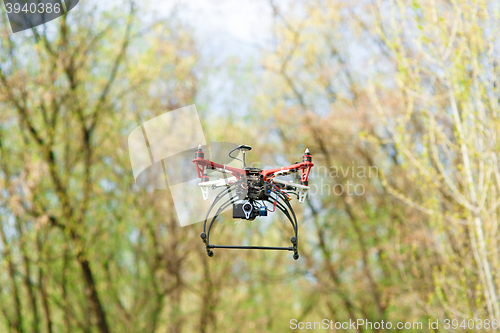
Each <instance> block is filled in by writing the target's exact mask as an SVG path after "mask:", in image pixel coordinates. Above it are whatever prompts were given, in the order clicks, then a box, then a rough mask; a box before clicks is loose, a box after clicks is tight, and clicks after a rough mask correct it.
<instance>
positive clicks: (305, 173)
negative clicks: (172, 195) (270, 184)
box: [193, 146, 314, 186]
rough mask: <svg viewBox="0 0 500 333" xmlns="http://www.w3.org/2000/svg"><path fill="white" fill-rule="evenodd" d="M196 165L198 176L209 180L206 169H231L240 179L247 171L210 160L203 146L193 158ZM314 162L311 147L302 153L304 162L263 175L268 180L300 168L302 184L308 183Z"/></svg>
mask: <svg viewBox="0 0 500 333" xmlns="http://www.w3.org/2000/svg"><path fill="white" fill-rule="evenodd" d="M193 162H194V164H195V166H196V171H197V173H198V177H199V178H200V179H202V181H205V180H208V178H209V177H208V175H206V174H205V169H213V170H217V169H219V170H221V171H222V170H225V171H229V172H231V173H232V174H233V176H235V177H236V178H237V179H238V180H239V179H241V177H242V176H244V175H245V174H246V171H245V170H243V169H239V168H233V167H230V166H226V165H223V164H220V163H215V162H212V161H209V160H206V159H205V153H204V152H203V150H202V148H201V146H199V147H198V150H197V151H196V153H195V158H194V160H193ZM313 165H314V163H313V162H312V157H311V153H310V152H309V149H306V152H305V153H304V155H302V162H301V163H296V164H293V165H289V166H285V167H282V168H275V169H268V170H262V171H261V175H262V176H264V179H265V180H268V179H269V178H271V177H272V176H273V175H274V174H275V173H277V172H281V171H290V172H296V171H298V170H301V171H302V174H301V179H300V184H301V185H305V186H307V185H308V183H309V182H308V177H309V172H310V171H311V168H312V166H313Z"/></svg>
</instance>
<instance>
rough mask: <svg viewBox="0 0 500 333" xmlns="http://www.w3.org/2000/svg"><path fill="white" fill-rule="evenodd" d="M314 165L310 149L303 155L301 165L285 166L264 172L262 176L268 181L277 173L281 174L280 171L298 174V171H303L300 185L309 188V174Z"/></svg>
mask: <svg viewBox="0 0 500 333" xmlns="http://www.w3.org/2000/svg"><path fill="white" fill-rule="evenodd" d="M313 165H314V163H313V162H312V157H311V153H310V152H309V149H306V152H305V153H304V155H302V162H301V163H296V164H293V165H289V166H285V167H282V168H275V169H269V170H263V171H262V175H263V176H264V179H268V178H270V177H271V176H273V175H274V174H275V173H276V172H280V171H291V172H296V171H298V170H302V175H301V178H300V184H301V185H305V186H307V185H308V184H309V181H308V177H309V172H310V171H311V168H312V167H313Z"/></svg>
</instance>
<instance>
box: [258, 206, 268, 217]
mask: <svg viewBox="0 0 500 333" xmlns="http://www.w3.org/2000/svg"><path fill="white" fill-rule="evenodd" d="M260 216H267V209H266V206H260Z"/></svg>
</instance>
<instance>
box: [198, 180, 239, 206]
mask: <svg viewBox="0 0 500 333" xmlns="http://www.w3.org/2000/svg"><path fill="white" fill-rule="evenodd" d="M237 180H238V179H236V177H234V176H232V177H229V178H219V180H211V181H208V182H201V183H199V184H198V186H199V187H200V189H201V194H202V195H203V200H208V189H209V188H210V187H211V188H212V189H216V188H217V187H223V186H227V185H229V183H231V182H235V181H237Z"/></svg>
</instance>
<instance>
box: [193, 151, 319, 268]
mask: <svg viewBox="0 0 500 333" xmlns="http://www.w3.org/2000/svg"><path fill="white" fill-rule="evenodd" d="M236 149H239V150H240V151H242V152H243V161H242V162H243V169H240V168H235V167H231V166H227V165H223V164H220V163H216V162H213V161H210V160H208V159H205V154H204V152H203V150H202V147H201V145H200V146H199V147H198V149H197V150H196V152H195V158H194V159H193V162H194V164H195V166H196V171H197V174H198V177H199V178H200V179H201V183H200V184H199V186H200V189H201V192H202V194H203V199H204V200H207V199H208V189H209V188H212V189H216V188H219V187H224V189H223V190H222V191H221V192H220V193H219V194H218V195H217V196H216V198H215V199H214V201H213V202H212V204H211V206H210V208H209V210H208V212H207V215H206V217H205V220H204V224H203V232H202V233H201V235H200V237H201V239H202V240H203V243H205V247H206V251H207V254H208V256H209V257H212V256H213V255H214V253H213V251H212V249H217V248H219V249H253V250H285V251H293V258H294V259H295V260H297V259H298V258H299V253H298V223H297V217H296V215H295V212H294V210H293V208H292V206H291V204H290V200H291V199H292V198H291V197H290V196H289V195H288V193H294V194H296V195H297V198H298V199H299V202H301V203H302V202H303V201H304V200H305V198H306V195H307V191H308V190H309V189H310V188H309V186H308V185H309V181H308V177H309V173H310V171H311V168H312V167H313V166H314V164H313V163H312V157H311V154H310V152H309V149H306V151H305V153H304V155H303V156H302V162H296V163H294V164H292V165H289V166H285V167H282V168H274V169H268V170H259V171H258V174H259V176H260V178H261V179H262V180H263V182H264V183H267V184H269V187H270V190H268V193H267V195H266V196H265V198H262V199H260V200H262V204H263V206H264V207H265V209H266V210H267V211H270V210H268V208H267V206H266V205H265V203H264V200H265V201H268V202H270V203H272V204H273V206H274V210H272V211H270V212H274V211H276V208H278V209H279V210H280V211H281V212H282V213H283V214H284V215H285V216H286V217H287V218H288V220H289V221H290V223H291V225H292V227H293V230H294V235H293V236H292V237H291V238H290V242H291V243H292V246H287V247H274V246H253V245H214V244H210V232H211V231H212V226H213V224H214V222H215V220H216V219H217V217H218V216H219V215H220V214H221V213H222V212H223V211H224V210H225V209H226V208H227V207H228V206H229V205H231V204H233V205H234V204H235V203H236V201H240V200H242V199H241V198H240V196H239V195H238V194H237V193H236V192H237V190H238V187H241V188H243V189H245V186H244V185H246V186H247V189H248V184H247V177H246V176H247V175H248V173H249V171H250V170H255V169H253V168H246V166H245V160H244V156H245V152H246V151H248V150H251V149H252V148H251V147H250V146H246V145H240V146H238V147H237V148H235V149H234V150H236ZM234 150H233V151H234ZM231 152H232V151H231ZM231 152H230V154H231ZM231 157H232V156H231ZM206 170H216V171H219V172H221V173H222V174H224V175H226V174H231V175H232V176H231V177H225V178H224V179H219V180H215V181H209V179H210V178H209V176H208V175H207V173H206ZM299 170H300V171H301V180H300V184H296V183H293V182H287V181H284V180H281V179H276V178H275V177H278V176H285V175H288V174H291V173H296V172H298V171H299ZM254 172H255V171H254ZM294 191H296V192H294ZM232 192H234V193H235V194H234V195H233V193H232ZM227 194H229V197H230V198H229V199H228V200H226V201H225V202H223V203H222V204H221V205H220V206H219V208H218V209H217V211H216V213H215V215H214V216H213V218H212V219H211V221H210V224H209V225H208V228H207V222H208V217H209V215H210V212H211V211H212V209H213V208H214V207H215V206H216V205H217V203H219V201H221V200H222V199H223V198H224V197H225V196H226V195H227ZM271 199H272V200H271ZM252 202H256V203H258V204H259V205H260V203H259V202H258V200H254V201H252ZM252 205H253V203H252ZM252 207H253V206H252ZM260 207H262V206H260ZM266 214H267V212H266ZM254 218H255V217H254ZM247 219H248V218H247Z"/></svg>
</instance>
